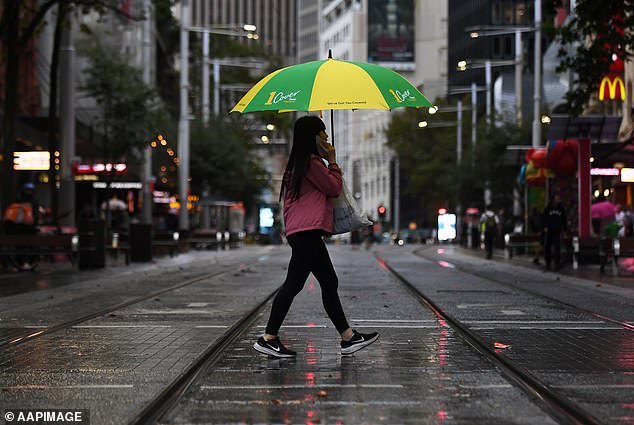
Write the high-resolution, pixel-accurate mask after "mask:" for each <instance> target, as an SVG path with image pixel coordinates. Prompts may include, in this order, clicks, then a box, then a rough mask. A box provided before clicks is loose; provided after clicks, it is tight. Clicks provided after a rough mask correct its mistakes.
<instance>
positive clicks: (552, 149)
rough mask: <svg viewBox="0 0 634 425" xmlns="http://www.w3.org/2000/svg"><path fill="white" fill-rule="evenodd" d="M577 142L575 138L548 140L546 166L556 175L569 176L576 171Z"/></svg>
mask: <svg viewBox="0 0 634 425" xmlns="http://www.w3.org/2000/svg"><path fill="white" fill-rule="evenodd" d="M578 152H579V144H578V143H577V141H576V140H551V141H550V142H548V155H547V156H546V166H547V167H548V168H549V169H551V170H552V171H553V172H554V173H555V174H556V175H558V176H562V177H565V176H571V175H573V174H574V173H575V172H576V171H577V156H578Z"/></svg>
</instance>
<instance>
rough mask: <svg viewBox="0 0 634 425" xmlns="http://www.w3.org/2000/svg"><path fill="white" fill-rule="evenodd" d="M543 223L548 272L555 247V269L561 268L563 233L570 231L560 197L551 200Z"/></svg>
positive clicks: (556, 196) (543, 217)
mask: <svg viewBox="0 0 634 425" xmlns="http://www.w3.org/2000/svg"><path fill="white" fill-rule="evenodd" d="M542 223H543V226H544V235H545V242H544V260H545V261H546V270H550V265H551V260H552V257H553V255H552V248H553V245H554V248H555V255H554V257H555V267H556V268H559V267H560V265H561V264H560V260H561V231H562V230H564V231H567V229H568V226H567V223H566V210H564V206H563V205H562V203H561V198H560V197H559V195H554V196H553V197H551V198H550V201H549V202H548V205H546V208H545V209H544V214H543V215H542Z"/></svg>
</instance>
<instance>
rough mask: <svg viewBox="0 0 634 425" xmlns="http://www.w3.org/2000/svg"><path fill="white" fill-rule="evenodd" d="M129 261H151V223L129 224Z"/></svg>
mask: <svg viewBox="0 0 634 425" xmlns="http://www.w3.org/2000/svg"><path fill="white" fill-rule="evenodd" d="M130 261H136V262H140V263H142V262H148V261H152V225H151V224H141V223H134V224H130Z"/></svg>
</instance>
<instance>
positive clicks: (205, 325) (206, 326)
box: [196, 325, 228, 329]
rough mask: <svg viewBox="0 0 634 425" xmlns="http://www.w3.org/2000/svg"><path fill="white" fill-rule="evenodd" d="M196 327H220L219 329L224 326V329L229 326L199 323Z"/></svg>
mask: <svg viewBox="0 0 634 425" xmlns="http://www.w3.org/2000/svg"><path fill="white" fill-rule="evenodd" d="M196 327H197V328H219V329H220V328H222V329H224V328H227V327H228V326H225V325H198V326H196Z"/></svg>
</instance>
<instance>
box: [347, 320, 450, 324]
mask: <svg viewBox="0 0 634 425" xmlns="http://www.w3.org/2000/svg"><path fill="white" fill-rule="evenodd" d="M351 321H352V322H385V323H436V322H438V320H437V319H430V320H407V319H402V320H401V319H351Z"/></svg>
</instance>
